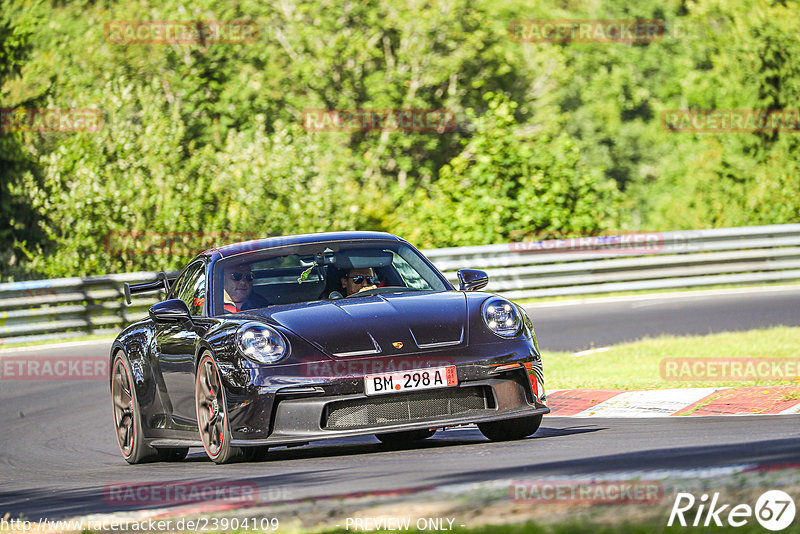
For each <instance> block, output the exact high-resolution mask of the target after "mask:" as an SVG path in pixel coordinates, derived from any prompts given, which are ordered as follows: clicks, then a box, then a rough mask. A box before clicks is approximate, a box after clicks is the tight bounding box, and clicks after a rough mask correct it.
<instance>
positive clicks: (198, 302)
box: [172, 261, 206, 315]
mask: <svg viewBox="0 0 800 534" xmlns="http://www.w3.org/2000/svg"><path fill="white" fill-rule="evenodd" d="M172 295H173V297H172V298H176V299H181V300H182V301H184V302H185V303H186V305H187V306H189V313H190V314H191V315H200V314H202V313H203V304H205V299H206V273H205V263H203V262H202V261H200V262H197V263H195V264H193V265H192V266H191V267H189V268H188V269H187V270H186V272H185V273H183V276H181V277H180V278H179V279H178V280H177V281H176V282H175V288H174V289H173V291H172Z"/></svg>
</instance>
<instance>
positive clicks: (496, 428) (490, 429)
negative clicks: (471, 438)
mask: <svg viewBox="0 0 800 534" xmlns="http://www.w3.org/2000/svg"><path fill="white" fill-rule="evenodd" d="M541 424H542V416H541V415H532V416H530V417H518V418H516V419H505V420H503V421H492V422H490V423H478V430H480V431H481V434H483V435H484V436H486V437H487V438H489V439H490V440H492V441H511V440H514V439H522V438H526V437H528V436H530V435H533V434H535V433H536V431H537V430H539V425H541Z"/></svg>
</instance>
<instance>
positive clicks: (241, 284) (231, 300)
mask: <svg viewBox="0 0 800 534" xmlns="http://www.w3.org/2000/svg"><path fill="white" fill-rule="evenodd" d="M223 286H224V293H223V301H222V307H223V308H224V309H225V311H226V312H228V313H236V312H240V311H242V310H249V309H251V308H258V307H261V306H262V304H261V303H259V302H258V299H256V298H254V295H253V272H252V271H251V270H250V266H249V265H237V266H235V267H229V268H227V269H225V272H224V282H223Z"/></svg>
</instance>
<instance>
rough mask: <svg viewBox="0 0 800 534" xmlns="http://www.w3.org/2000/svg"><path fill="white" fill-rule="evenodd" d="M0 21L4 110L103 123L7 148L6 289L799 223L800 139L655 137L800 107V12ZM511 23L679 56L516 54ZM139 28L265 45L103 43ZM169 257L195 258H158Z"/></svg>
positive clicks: (491, 11)
mask: <svg viewBox="0 0 800 534" xmlns="http://www.w3.org/2000/svg"><path fill="white" fill-rule="evenodd" d="M0 5H2V11H1V12H0V60H1V61H0V99H2V105H1V106H0V107H3V108H12V107H14V108H16V107H48V108H96V109H99V110H101V111H102V115H103V120H104V123H103V126H102V128H101V129H100V130H99V131H98V132H78V133H38V132H22V133H19V132H0V163H1V164H2V171H0V172H1V173H2V174H1V175H0V180H1V181H0V195H2V196H1V197H0V279H9V278H17V279H18V278H21V277H55V276H73V275H83V274H98V273H104V272H119V271H127V270H139V269H156V268H175V267H178V266H179V265H181V264H182V263H183V262H184V261H185V260H186V259H187V258H186V256H187V255H188V254H191V253H192V252H196V251H197V250H199V249H202V248H205V247H207V246H208V245H209V244H211V242H215V240H217V241H220V242H224V241H226V240H231V239H233V238H234V237H236V236H240V237H250V236H256V235H258V236H267V235H279V234H285V233H297V232H311V231H327V230H339V229H377V230H387V231H391V232H394V233H398V234H400V235H403V236H404V237H407V238H409V239H410V240H411V241H412V242H414V243H415V244H417V245H419V246H456V245H468V244H483V243H493V242H503V241H507V240H520V239H525V238H540V237H558V236H567V235H587V234H598V233H601V232H606V231H613V230H631V231H634V230H638V229H642V230H668V229H682V228H700V227H719V226H738V225H746V224H768V223H785V222H796V221H797V220H798V218H799V216H800V152H798V149H799V148H800V146H799V143H800V141H798V135H800V133H798V132H780V133H774V132H767V133H674V132H671V131H667V130H666V129H664V128H662V126H661V124H660V115H661V113H662V111H664V110H674V109H755V110H783V109H798V108H800V41H798V39H797V36H798V35H800V19H798V17H797V16H796V14H797V13H799V12H800V2H798V1H797V0H786V1H778V0H730V1H728V0H725V1H723V0H664V1H662V2H660V3H659V4H657V5H651V4H647V5H644V4H643V5H632V4H631V3H630V2H626V1H623V0H600V1H598V2H595V1H588V0H575V1H570V2H564V3H560V4H557V6H558V7H554V6H556V4H554V3H553V2H547V1H544V0H542V1H533V2H531V1H527V0H526V1H522V0H509V1H506V2H493V1H488V0H487V1H483V0H478V1H468V0H439V1H436V2H428V1H423V0H410V1H408V2H395V1H393V0H364V1H359V2H356V1H353V0H322V1H313V2H312V1H296V0H290V1H282V2H279V3H278V2H260V1H256V0H243V1H241V2H236V3H231V2H223V1H221V0H199V1H197V2H192V3H182V2H179V1H176V0H165V1H164V2H158V3H156V2H146V1H143V0H123V1H121V2H102V1H101V2H94V1H89V0H84V1H77V2H69V3H64V2H54V1H50V2H45V1H42V2H39V3H31V2H27V1H24V0H17V1H14V0H0ZM516 19H573V20H579V19H584V20H585V19H657V20H664V21H666V23H667V29H668V31H667V32H666V35H665V36H664V37H663V39H661V40H659V41H657V42H654V43H649V44H621V43H569V44H552V43H520V42H516V41H514V40H513V39H511V38H510V36H509V32H508V28H509V23H510V22H511V21H512V20H516ZM119 20H126V21H130V20H146V21H158V20H161V21H170V20H183V21H186V20H218V21H232V20H246V21H251V22H252V23H254V24H255V25H256V26H257V28H258V35H257V38H256V39H255V42H251V43H240V44H206V45H201V44H118V43H115V42H112V40H111V39H108V38H107V35H106V33H105V31H104V26H105V25H106V24H107V23H108V22H110V21H119ZM410 108H413V109H447V110H450V111H451V112H452V113H454V114H455V116H456V117H457V118H458V127H457V128H456V129H455V130H454V131H445V132H397V131H394V132H392V131H370V132H313V131H307V130H306V129H304V124H303V110H306V109H344V110H353V109H410ZM129 232H137V234H134V235H133V236H132V235H131V234H130V233H129ZM203 233H205V234H210V235H211V237H212V239H211V240H210V241H209V239H203V238H201V237H200V236H201V234H203ZM165 235H166V236H171V237H175V236H185V237H184V238H183V241H184V243H183V244H182V245H181V246H180V247H175V246H173V247H172V248H169V247H167V248H166V249H165V248H164V247H161V248H158V247H157V246H153V247H152V248H151V245H157V244H158V243H155V244H154V241H156V240H155V238H154V236H162V237H163V236H165ZM159 243H161V244H163V239H162V240H161V241H159ZM165 251H166V253H164V252H165Z"/></svg>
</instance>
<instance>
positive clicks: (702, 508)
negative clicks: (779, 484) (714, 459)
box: [667, 490, 797, 532]
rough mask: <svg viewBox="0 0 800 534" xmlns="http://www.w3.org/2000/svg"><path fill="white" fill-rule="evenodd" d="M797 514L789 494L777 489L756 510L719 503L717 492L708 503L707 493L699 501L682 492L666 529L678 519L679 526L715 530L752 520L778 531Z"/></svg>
mask: <svg viewBox="0 0 800 534" xmlns="http://www.w3.org/2000/svg"><path fill="white" fill-rule="evenodd" d="M695 505H697V507H696V509H695ZM796 511H797V510H796V509H795V505H794V500H793V499H792V498H791V497H790V496H789V494H788V493H786V492H783V491H780V490H770V491H767V492H765V493H763V494H762V495H761V496H760V497H759V498H758V500H757V501H756V505H755V507H751V506H750V505H749V504H737V505H735V506H733V505H731V504H722V503H720V502H719V493H714V495H713V496H712V497H711V501H710V502H709V498H708V494H705V493H704V494H703V495H701V496H700V499H696V498H695V496H694V495H692V494H691V493H683V492H681V493H678V495H677V496H676V497H675V503H674V504H673V505H672V512H670V514H669V521H667V526H668V527H671V526H672V524H673V523H674V522H675V520H677V521H678V523H679V524H680V525H681V526H682V527H685V526H689V525H691V526H693V527H697V526H700V525H702V526H704V527H708V526H711V525H712V524H713V525H715V526H718V527H721V526H724V525H726V524H727V526H731V527H741V526H744V525H746V524H747V523H749V522H750V521H751V520H752V518H753V517H755V519H756V521H758V523H759V524H760V525H761V526H762V527H764V528H765V529H767V530H772V531H774V532H778V531H781V530H784V529H785V528H786V527H788V526H789V525H791V524H792V521H794V516H795V513H796Z"/></svg>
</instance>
